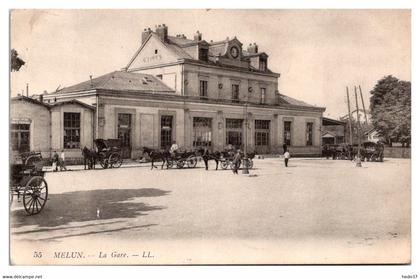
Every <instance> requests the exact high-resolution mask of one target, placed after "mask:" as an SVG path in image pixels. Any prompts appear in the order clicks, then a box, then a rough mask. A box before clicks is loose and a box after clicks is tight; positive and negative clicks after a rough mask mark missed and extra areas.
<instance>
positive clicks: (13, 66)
mask: <svg viewBox="0 0 420 279" xmlns="http://www.w3.org/2000/svg"><path fill="white" fill-rule="evenodd" d="M18 55H19V54H18V52H17V51H16V50H15V49H14V48H13V49H12V50H11V51H10V71H11V72H13V71H16V72H17V71H19V69H20V67H22V66H23V65H25V61H23V60H22V59H20V58H19V57H18Z"/></svg>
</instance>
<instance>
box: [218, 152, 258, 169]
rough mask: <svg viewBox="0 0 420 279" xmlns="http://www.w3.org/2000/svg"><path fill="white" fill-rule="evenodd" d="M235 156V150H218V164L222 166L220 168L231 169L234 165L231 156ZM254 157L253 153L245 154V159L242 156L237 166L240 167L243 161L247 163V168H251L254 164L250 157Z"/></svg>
mask: <svg viewBox="0 0 420 279" xmlns="http://www.w3.org/2000/svg"><path fill="white" fill-rule="evenodd" d="M234 156H235V152H233V151H222V152H220V158H219V161H220V166H221V167H222V169H224V170H225V169H227V168H228V167H230V168H231V169H233V168H234V167H235V165H234V163H233V157H234ZM254 157H255V153H248V154H247V159H246V160H245V159H244V158H242V160H241V161H240V162H239V167H241V165H242V162H244V164H247V168H248V169H252V167H253V166H254V162H253V161H252V159H254Z"/></svg>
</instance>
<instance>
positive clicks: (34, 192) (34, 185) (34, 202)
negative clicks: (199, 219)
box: [23, 176, 48, 215]
mask: <svg viewBox="0 0 420 279" xmlns="http://www.w3.org/2000/svg"><path fill="white" fill-rule="evenodd" d="M47 198H48V184H47V181H45V179H44V178H43V177H42V176H34V177H32V178H31V179H30V180H29V181H28V183H26V186H25V190H24V191H23V206H24V207H25V211H26V213H27V214H28V215H35V214H38V213H39V212H41V210H42V209H43V208H44V206H45V203H46V202H47Z"/></svg>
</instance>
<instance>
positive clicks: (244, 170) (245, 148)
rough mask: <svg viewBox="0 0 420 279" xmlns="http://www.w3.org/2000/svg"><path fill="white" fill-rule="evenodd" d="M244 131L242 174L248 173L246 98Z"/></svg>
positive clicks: (246, 104)
mask: <svg viewBox="0 0 420 279" xmlns="http://www.w3.org/2000/svg"><path fill="white" fill-rule="evenodd" d="M244 120H245V131H244V137H245V141H244V142H245V146H244V153H245V154H244V159H243V166H244V168H243V169H242V174H249V170H248V100H246V103H245V117H244Z"/></svg>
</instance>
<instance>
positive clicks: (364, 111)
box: [359, 85, 368, 124]
mask: <svg viewBox="0 0 420 279" xmlns="http://www.w3.org/2000/svg"><path fill="white" fill-rule="evenodd" d="M359 93H360V99H362V107H363V113H364V114H365V124H367V123H368V121H367V116H366V109H365V101H363V94H362V87H361V86H360V85H359Z"/></svg>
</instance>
